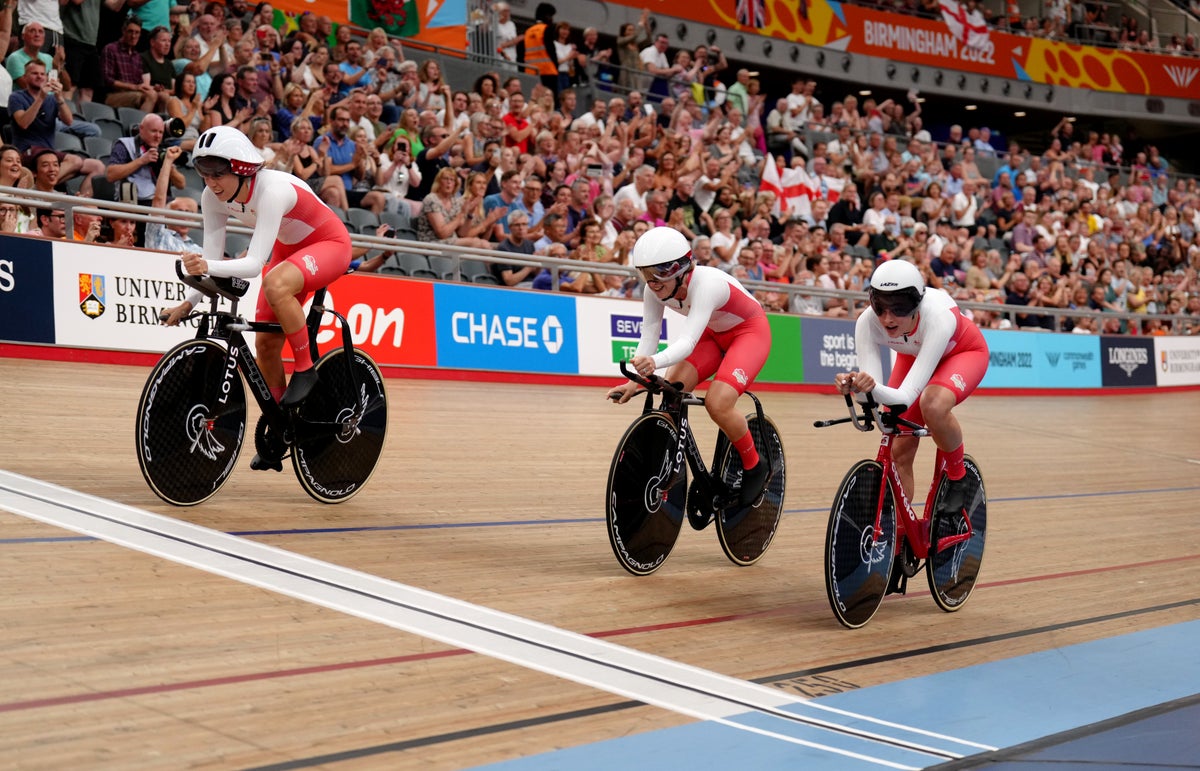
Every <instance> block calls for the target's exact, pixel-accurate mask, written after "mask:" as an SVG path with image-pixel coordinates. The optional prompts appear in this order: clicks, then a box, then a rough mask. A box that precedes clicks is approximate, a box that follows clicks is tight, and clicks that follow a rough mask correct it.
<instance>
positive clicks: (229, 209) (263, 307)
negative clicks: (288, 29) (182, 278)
mask: <svg viewBox="0 0 1200 771" xmlns="http://www.w3.org/2000/svg"><path fill="white" fill-rule="evenodd" d="M193 157H194V158H195V160H194V161H193V165H194V166H195V168H196V171H197V172H199V174H200V176H201V177H203V178H204V193H203V195H202V196H201V203H200V206H201V209H202V211H203V212H204V252H203V254H199V253H196V252H187V253H184V254H183V256H182V261H183V267H184V270H186V271H187V272H188V273H189V274H190V275H193V276H198V275H202V274H206V273H207V274H209V275H212V276H238V277H241V278H247V279H248V278H253V277H254V276H256V275H258V274H259V273H260V272H261V273H262V274H263V282H262V289H261V291H260V292H259V297H258V310H257V319H258V321H268V322H270V321H278V322H279V325H280V326H281V327H282V328H283V334H281V335H280V334H263V333H261V332H260V333H259V334H257V335H255V348H256V352H257V358H258V366H259V367H260V368H261V369H262V371H263V376H264V377H265V378H266V380H267V385H268V387H270V389H271V393H272V394H273V395H274V396H275V398H276V399H279V400H280V401H281V403H282V404H284V405H294V404H298V403H299V402H300V401H302V400H303V399H304V397H306V396H307V395H308V393H309V391H311V390H312V387H313V385H315V384H316V381H317V373H316V370H315V369H314V368H313V361H312V354H311V352H310V351H309V347H308V344H309V341H308V329H307V327H305V324H304V321H305V319H304V309H303V307H302V304H303V302H304V300H305V299H306V298H307V297H308V296H309V295H310V294H311V293H312V292H313V291H314V290H316V289H319V288H320V287H323V286H328V285H329V284H331V283H332V282H333V281H334V279H336V278H337V277H338V276H341V275H342V274H343V273H345V272H346V269H347V268H348V267H349V266H350V250H351V247H350V234H349V233H347V232H346V226H345V225H344V224H343V223H342V221H341V219H339V218H338V216H337V215H336V214H334V213H333V211H332V210H331V209H330V208H329V207H328V206H326V205H325V204H324V202H322V201H321V199H320V198H318V197H317V195H316V193H314V192H313V191H312V188H310V187H309V186H308V185H307V184H305V183H304V182H303V181H301V180H299V179H297V178H296V177H294V176H292V175H291V174H288V173H286V172H283V171H275V170H272V169H263V157H262V154H261V153H259V151H258V149H257V148H256V147H255V146H254V145H253V144H252V143H251V142H250V139H249V138H247V136H246V135H245V134H243V133H242V132H240V131H238V130H237V129H234V128H230V127H228V126H216V127H214V128H211V129H209V130H208V131H206V132H204V133H203V134H202V135H201V136H200V138H199V139H198V140H196V148H195V150H194V151H193ZM230 217H233V218H234V219H237V220H240V222H241V223H242V224H244V225H246V226H248V227H250V228H253V229H254V236H253V237H252V238H251V239H250V247H249V249H247V250H246V255H245V256H244V257H235V258H234V259H229V260H224V259H222V255H223V252H224V250H225V228H226V225H227V223H228V221H229V218H230ZM196 299H197V298H196V297H192V296H190V295H189V299H188V301H185V302H184V303H183V304H182V305H180V306H179V307H178V308H175V309H173V310H172V311H171V312H170V316H169V317H168V320H167V323H168V324H177V323H179V320H180V319H181V318H182V317H183V316H184V315H186V314H187V313H188V312H189V311H190V310H191V308H192V307H193V306H194V305H195V301H196ZM285 339H286V340H287V342H288V343H289V344H290V346H291V349H292V358H293V360H294V362H295V372H294V374H293V375H292V382H291V384H290V385H288V387H287V389H286V391H285V389H284V383H285V379H284V371H283V342H284V340H285Z"/></svg>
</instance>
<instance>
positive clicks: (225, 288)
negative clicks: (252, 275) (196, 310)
mask: <svg viewBox="0 0 1200 771" xmlns="http://www.w3.org/2000/svg"><path fill="white" fill-rule="evenodd" d="M175 275H177V276H179V280H180V281H182V282H183V283H185V284H187V285H188V286H190V287H191V288H192V289H195V290H196V291H197V292H200V293H201V294H203V295H204V296H205V297H215V296H217V295H220V296H221V297H224V298H225V299H227V300H237V299H240V298H241V297H243V296H245V294H246V290H248V289H249V288H250V282H249V281H247V280H246V279H244V278H236V277H228V278H226V277H220V278H218V277H214V276H209V275H207V274H206V275H203V276H193V275H191V274H188V273H184V272H183V260H176V261H175Z"/></svg>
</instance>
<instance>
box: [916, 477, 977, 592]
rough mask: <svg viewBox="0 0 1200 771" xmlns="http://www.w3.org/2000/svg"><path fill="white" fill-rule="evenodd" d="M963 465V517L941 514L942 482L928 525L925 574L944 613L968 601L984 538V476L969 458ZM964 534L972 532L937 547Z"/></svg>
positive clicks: (959, 514)
mask: <svg viewBox="0 0 1200 771" xmlns="http://www.w3.org/2000/svg"><path fill="white" fill-rule="evenodd" d="M963 465H964V466H965V467H966V469H967V476H966V479H967V480H968V490H967V496H966V501H967V504H966V507H965V508H966V516H965V517H964V516H963V513H962V512H958V513H955V514H952V515H947V514H943V513H942V512H941V511H940V509H939V507H938V505H940V503H941V497H942V495H943V494H944V491H945V489H946V480H945V479H943V480H942V485H941V488H940V489H939V490H938V495H937V498H938V501H937V504H938V505H935V507H934V513H933V519H932V520H931V525H930V538H929V557H928V558H927V559H926V560H925V575H926V577H927V578H928V579H929V590H930V592H931V593H932V594H933V600H934V602H936V603H937V604H938V607H939V608H941V609H942V610H944V611H946V612H947V613H953V612H954V611H956V610H958V609H959V608H961V607H962V606H963V605H965V604H966V602H967V600H968V599H970V597H971V591H972V590H973V589H974V588H975V582H976V579H977V578H978V577H979V568H980V566H981V565H982V564H983V547H984V542H985V541H986V539H987V492H986V491H985V490H984V487H983V474H981V473H980V471H979V466H978V465H976V463H975V460H974V458H971V457H970V456H967V457H965V458H963ZM968 519H969V525H968ZM968 528H969V530H968ZM967 532H970V533H971V537H970V538H969V539H968V540H966V541H963V542H962V543H958V544H955V545H953V546H949V545H948V546H945V547H943V548H939V546H938V545H939V543H943V542H944V539H946V538H950V537H952V536H956V535H961V534H964V533H967Z"/></svg>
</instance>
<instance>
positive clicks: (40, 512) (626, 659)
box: [0, 471, 994, 769]
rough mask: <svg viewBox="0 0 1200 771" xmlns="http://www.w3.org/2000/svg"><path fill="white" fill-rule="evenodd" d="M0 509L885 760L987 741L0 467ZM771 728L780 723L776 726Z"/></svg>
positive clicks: (626, 691)
mask: <svg viewBox="0 0 1200 771" xmlns="http://www.w3.org/2000/svg"><path fill="white" fill-rule="evenodd" d="M0 507H2V508H4V509H7V510H8V511H11V512H13V513H15V514H19V515H22V516H25V517H28V518H30V519H35V520H37V521H40V522H45V523H47V524H50V525H54V526H57V527H62V528H65V529H68V530H73V531H75V532H79V533H83V534H86V535H90V536H94V537H96V538H100V539H102V540H105V541H108V542H110V543H114V544H118V545H120V546H125V547H127V548H131V549H134V550H136V551H140V552H143V553H146V554H152V555H154V556H157V557H162V558H164V559H168V560H171V561H173V562H177V563H179V564H183V565H188V566H191V567H194V568H197V569H200V570H204V571H206V572H209V573H214V574H216V575H220V576H224V577H226V578H231V579H233V580H236V581H240V582H242V583H246V584H250V585H253V586H258V587H260V588H263V589H267V590H270V591H274V592H278V593H280V594H284V595H287V596H289V597H294V598H296V599H299V600H303V601H305V602H311V603H314V604H316V605H320V606H323V607H326V608H330V609H332V610H336V611H339V612H342V613H347V614H349V615H353V616H357V617H359V618H364V619H367V620H369V621H373V622H376V623H380V624H384V625H386V626H390V627H392V628H395V629H401V630H404V631H407V632H411V633H413V634H417V635H421V636H423V637H428V638H431V639H435V640H439V641H441V642H444V643H446V644H448V645H453V646H457V647H462V648H467V649H469V650H473V651H476V652H478V653H482V654H485V655H488V656H492V657H494V658H498V659H501V660H503V661H508V662H511V663H514V664H517V665H519V666H523V667H527V668H529V669H533V670H536V671H540V672H545V673H547V674H551V675H555V676H557V677H562V678H564V679H567V680H571V681H574V682H577V683H582V684H584V685H588V686H590V687H593V688H596V689H599V690H603V691H607V692H609V693H614V694H617V695H620V696H624V697H626V698H631V699H635V700H637V701H641V702H644V703H647V704H652V705H654V706H658V707H661V708H663V709H668V710H671V711H674V712H678V713H680V714H684V715H688V716H690V717H694V718H697V719H701V720H711V721H714V722H718V723H721V724H722V725H727V726H731V727H734V728H738V729H740V730H743V731H748V732H752V733H756V734H760V735H763V736H768V737H771V738H775V739H779V740H782V741H786V742H791V743H794V744H799V745H803V746H806V747H811V748H815V749H819V750H823V751H827V752H832V753H837V754H839V755H843V756H846V757H851V758H855V759H858V760H863V761H866V762H869V763H875V764H878V765H882V766H886V767H890V768H914V769H915V768H921V767H923V766H924V765H928V763H927V762H922V764H921V765H917V766H909V765H903V764H900V763H897V762H892V761H890V760H887V759H885V758H881V757H877V756H875V755H871V754H866V752H867V751H869V750H879V749H882V746H886V747H890V748H891V749H892V750H899V751H901V752H902V753H904V752H911V753H915V754H918V755H921V756H933V757H940V758H943V759H954V758H959V757H962V755H961V754H959V753H960V752H968V753H974V752H977V751H981V750H990V749H994V748H992V747H989V746H987V745H982V744H977V743H975V742H969V741H964V740H961V739H956V738H954V737H949V736H942V735H939V734H934V733H931V732H927V731H923V730H921V729H917V728H912V727H908V726H902V725H898V724H894V723H890V722H887V721H881V720H876V719H874V718H870V717H867V716H863V715H854V714H852V713H846V712H843V711H841V710H833V709H829V708H826V709H827V711H829V712H832V713H836V714H839V715H845V716H848V717H853V718H855V719H858V720H863V721H869V722H873V723H875V724H877V725H881V726H886V727H888V728H890V729H893V730H899V731H902V732H908V733H913V734H919V735H921V736H924V737H928V738H936V739H938V740H941V741H944V742H947V743H949V744H952V745H956V749H954V750H951V749H946V748H940V747H930V746H926V745H924V744H918V743H914V742H911V741H907V740H904V739H901V738H897V737H894V736H889V735H884V734H875V733H871V732H868V731H863V730H861V729H856V728H850V727H847V726H844V725H840V724H836V723H830V722H827V721H823V720H818V719H815V718H809V717H804V716H801V715H798V714H796V713H793V712H789V711H784V710H783V709H781V707H784V706H795V705H800V704H804V705H808V706H810V707H816V706H818V705H813V704H811V703H810V702H808V701H807V700H804V699H800V698H796V697H794V696H792V695H790V694H787V693H785V692H784V691H781V690H779V689H775V688H770V687H768V686H763V685H757V684H754V683H750V682H747V681H744V680H738V679H736V678H732V677H728V676H725V675H721V674H718V673H715V672H711V671H708V670H705V669H700V668H698V667H692V666H689V665H686V664H682V663H680V662H677V661H672V660H670V659H665V658H661V657H659V656H653V655H651V654H648V653H643V652H641V651H637V650H634V649H631V648H626V647H623V646H620V645H616V644H614V643H611V642H606V641H604V640H599V639H596V638H593V637H588V636H586V635H581V634H577V633H574V632H569V631H566V630H562V629H558V628H555V627H551V626H548V625H545V624H541V623H538V622H535V621H530V620H528V619H524V618H520V617H518V616H513V615H510V614H507V613H502V612H500V611H496V610H493V609H490V608H485V607H482V606H479V605H474V604H471V603H468V602H464V601H461V600H456V599H454V598H451V597H445V596H443V595H439V594H435V593H433V592H428V591H425V590H422V589H418V588H415V587H411V586H406V585H404V584H400V583H397V582H395V581H389V580H386V579H382V578H379V577H377V576H372V575H369V574H367V573H362V572H359V571H356V570H350V569H348V568H345V567H341V566H339V565H334V564H331V563H328V562H322V561H320V560H316V559H312V558H310V557H305V556H303V555H299V554H295V553H293V552H289V551H285V550H283V549H278V548H275V547H273V546H268V545H266V544H262V543H258V542H256V541H249V540H246V539H244V538H240V537H238V536H233V535H229V534H227V533H221V532H219V531H215V530H211V529H209V528H205V527H201V526H199V525H193V524H190V523H187V522H181V521H179V520H176V519H172V518H170V517H163V516H159V515H157V514H152V513H150V512H147V511H143V510H141V509H137V508H135V507H132V506H127V505H124V504H120V503H116V502H113V501H109V500H105V499H103V498H99V497H96V496H91V495H86V494H84V493H79V492H76V491H73V490H69V489H67V488H63V487H59V486H57V485H51V484H48V483H45V482H41V481H38V480H34V479H30V478H28V477H24V476H20V475H17V474H12V473H10V472H5V471H0ZM753 711H757V712H759V713H761V714H766V715H768V716H772V717H775V718H779V719H781V720H784V721H787V722H788V723H791V724H792V725H793V726H795V725H796V724H800V725H803V726H807V727H811V728H815V729H818V730H827V731H833V732H836V733H837V734H840V735H841V737H842V738H843V739H849V740H852V741H860V742H864V743H867V744H868V745H869V746H868V747H865V748H864V749H863V751H862V752H858V751H853V750H848V749H845V748H841V747H834V746H829V745H827V744H824V743H817V742H810V741H806V740H804V739H800V738H798V737H794V736H787V735H784V734H781V733H777V732H775V731H767V730H764V729H761V728H757V727H753V726H748V725H745V724H742V723H739V722H736V721H734V720H730V718H731V717H733V716H736V715H742V714H744V713H747V712H753ZM783 728H784V727H781V728H780V730H783Z"/></svg>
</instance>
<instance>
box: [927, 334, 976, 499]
mask: <svg viewBox="0 0 1200 771" xmlns="http://www.w3.org/2000/svg"><path fill="white" fill-rule="evenodd" d="M987 365H988V352H987V347H986V346H983V347H982V348H979V347H967V348H966V349H965V350H960V351H955V352H954V353H953V354H952V355H950V356H947V357H946V358H945V359H943V360H942V361H941V362H940V363H939V364H938V366H937V369H935V370H934V371H933V375H932V376H931V377H930V378H929V384H928V385H927V386H925V390H924V391H923V392H922V393H921V399H920V404H919V409H920V413H921V415H922V416H923V418H924V422H925V425H926V426H927V427H928V428H929V435H930V436H931V437H932V438H933V441H934V444H936V445H937V447H938V449H939V450H941V451H942V453H944V454H945V456H946V460H947V467H946V471H947V474H948V476H949V477H950V478H951V479H961V478H962V475H963V473H965V472H964V470H963V465H962V457H963V432H962V426H961V425H960V424H959V422H958V418H956V417H955V416H954V413H953V409H954V408H955V407H956V406H957V405H958V404H959V403H960V402H962V401H963V400H964V399H966V398H967V397H968V396H970V395H971V394H972V393H973V392H974V391H975V388H976V387H977V386H978V385H979V383H980V381H982V380H983V375H984V373H985V372H987Z"/></svg>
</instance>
